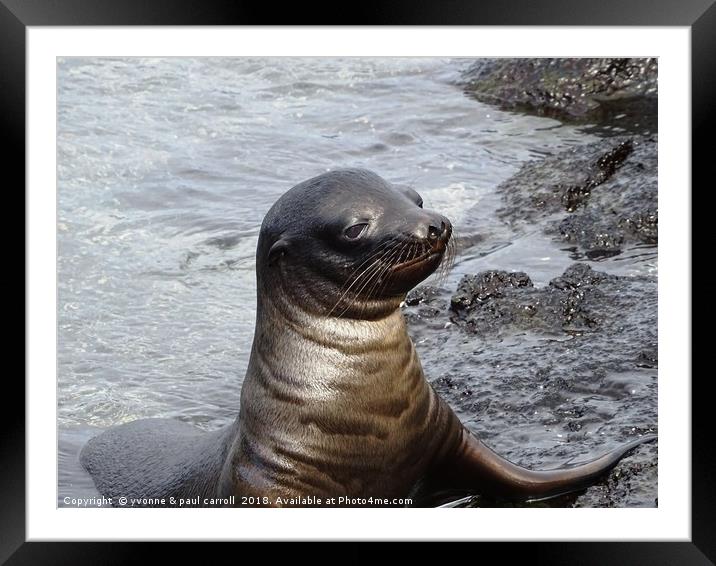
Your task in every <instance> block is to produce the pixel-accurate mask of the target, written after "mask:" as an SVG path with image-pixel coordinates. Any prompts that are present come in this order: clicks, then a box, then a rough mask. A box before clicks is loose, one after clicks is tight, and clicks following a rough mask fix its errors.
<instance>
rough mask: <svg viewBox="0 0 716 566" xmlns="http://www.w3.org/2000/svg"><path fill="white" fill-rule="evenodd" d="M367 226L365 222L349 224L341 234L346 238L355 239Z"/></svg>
mask: <svg viewBox="0 0 716 566" xmlns="http://www.w3.org/2000/svg"><path fill="white" fill-rule="evenodd" d="M367 227H368V223H367V222H362V223H360V224H354V225H353V226H350V227H348V228H346V230H345V232H343V234H344V235H345V237H346V238H348V239H349V240H357V239H358V238H360V236H361V234H363V232H365V229H366V228H367Z"/></svg>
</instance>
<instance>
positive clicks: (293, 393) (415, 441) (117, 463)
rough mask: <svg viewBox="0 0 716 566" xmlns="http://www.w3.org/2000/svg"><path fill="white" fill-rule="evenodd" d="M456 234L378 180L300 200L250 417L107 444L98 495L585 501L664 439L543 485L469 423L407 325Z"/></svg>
mask: <svg viewBox="0 0 716 566" xmlns="http://www.w3.org/2000/svg"><path fill="white" fill-rule="evenodd" d="M451 234H452V225H451V223H450V221H449V220H448V219H447V218H445V217H444V216H441V215H440V214H437V213H435V212H432V211H429V210H425V209H423V206H422V199H421V198H420V196H419V195H418V193H417V192H415V191H414V190H412V189H410V188H406V187H401V186H397V185H391V184H390V183H388V182H386V181H384V180H383V179H382V178H380V177H379V176H378V175H376V174H374V173H371V172H369V171H366V170H362V169H347V170H339V171H332V172H329V173H325V174H323V175H319V176H318V177H314V178H312V179H309V180H307V181H305V182H303V183H300V184H299V185H297V186H295V187H293V188H292V189H291V190H289V191H288V192H287V193H285V194H284V195H283V196H282V197H281V198H280V199H279V200H278V201H277V202H276V203H275V204H274V205H273V207H272V208H271V209H270V210H269V212H268V213H267V214H266V217H265V218H264V221H263V223H262V226H261V232H260V236H259V242H258V247H257V252H256V275H257V288H258V293H257V295H258V297H257V298H258V305H257V313H256V328H255V334H254V341H253V346H252V350H251V358H250V361H249V366H248V370H247V372H246V377H245V379H244V383H243V387H242V391H241V401H240V410H239V414H238V417H237V418H236V420H235V421H234V423H233V424H231V425H229V426H227V427H226V428H224V429H222V430H219V431H217V432H213V433H205V432H201V431H199V430H198V429H196V428H194V427H192V426H190V425H187V424H183V423H179V422H176V421H171V420H161V419H144V420H139V421H135V422H132V423H128V424H125V425H121V426H118V427H115V428H112V429H110V430H108V431H106V432H104V433H103V434H101V435H100V436H98V437H96V438H94V439H92V440H90V441H89V443H88V444H87V445H86V446H85V447H84V449H83V450H82V453H81V461H82V464H83V465H84V466H85V468H86V469H87V470H88V471H89V472H90V474H91V475H92V477H93V479H94V482H95V484H96V486H97V488H98V489H99V491H100V492H101V493H102V494H103V495H104V496H106V497H111V498H112V499H113V502H115V501H117V500H118V499H119V498H120V497H125V498H128V501H125V502H124V503H121V504H136V505H149V506H155V505H172V503H176V502H177V501H178V500H180V499H181V500H183V501H185V503H184V504H185V505H187V504H188V505H198V506H202V505H211V504H213V503H214V502H216V501H218V502H224V503H225V504H228V505H258V506H283V505H291V504H299V505H338V504H341V502H349V504H351V503H350V502H357V503H356V504H358V505H361V504H371V503H373V502H375V501H377V502H378V503H379V504H382V505H388V506H390V505H394V504H396V502H397V504H400V501H401V500H402V499H405V498H409V499H412V500H413V502H417V501H427V500H429V498H430V496H431V494H439V493H447V492H449V493H458V492H459V493H462V494H469V493H475V494H484V495H489V496H493V497H499V498H505V499H511V500H529V499H542V498H547V497H553V496H556V495H560V494H563V493H567V492H571V491H576V490H581V489H583V488H585V487H587V486H588V485H590V484H592V483H594V482H595V481H596V480H597V479H598V478H599V476H600V475H602V474H604V473H605V472H606V471H608V470H609V469H611V468H612V467H613V466H615V465H616V463H617V462H618V461H619V460H620V459H621V458H622V457H623V456H624V455H625V454H626V453H627V452H628V451H630V450H631V449H632V448H634V447H635V446H637V445H638V444H641V443H642V442H646V441H649V440H653V439H654V438H655V437H654V436H644V437H641V438H639V439H636V440H634V441H632V442H631V443H629V444H626V445H624V446H622V447H620V448H618V449H616V450H614V451H612V452H609V453H608V454H606V455H604V456H602V457H600V458H597V459H596V460H593V461H591V462H589V463H586V464H582V465H579V466H576V467H571V468H566V469H558V470H551V471H531V470H528V469H525V468H522V467H519V466H517V465H515V464H513V463H511V462H509V461H507V460H506V459H504V458H502V457H500V456H498V455H497V454H496V453H494V452H493V451H492V450H490V449H489V448H488V447H486V446H485V445H484V444H483V443H482V442H481V441H480V440H479V439H477V438H476V437H475V436H474V435H473V434H471V433H470V432H469V431H468V430H467V429H466V428H465V427H464V426H463V425H462V424H461V422H460V421H459V419H458V418H457V416H456V415H455V414H454V413H453V411H452V410H451V409H450V407H449V406H448V405H447V404H446V403H445V402H444V401H443V400H442V399H441V398H440V397H439V396H438V395H437V394H436V393H435V391H434V390H433V388H432V387H431V385H430V384H429V383H428V381H427V380H426V379H425V376H424V375H423V370H422V368H421V365H420V361H419V360H418V355H417V353H416V350H415V347H414V345H413V343H412V341H411V339H410V337H409V336H408V333H407V329H406V324H405V320H404V318H403V315H402V313H401V311H400V304H401V302H402V301H403V300H404V298H405V295H406V293H407V292H408V291H409V290H410V289H412V288H413V287H415V285H417V284H418V283H419V282H421V281H423V280H424V279H425V278H427V277H428V276H429V275H430V274H432V273H433V272H434V271H435V270H436V268H437V267H438V265H439V264H440V263H441V260H442V259H443V256H444V255H445V253H446V250H448V247H449V245H450V242H451ZM140 498H145V499H144V500H143V501H139V499H140ZM368 498H372V499H370V501H368Z"/></svg>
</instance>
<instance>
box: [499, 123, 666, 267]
mask: <svg viewBox="0 0 716 566" xmlns="http://www.w3.org/2000/svg"><path fill="white" fill-rule="evenodd" d="M657 145H658V142H657V138H656V137H655V136H654V137H648V138H641V137H640V138H613V139H607V140H601V141H599V142H596V143H592V144H587V145H584V146H578V147H575V148H571V149H569V150H567V151H564V152H561V153H559V154H557V155H553V156H550V157H547V158H545V159H543V160H540V161H532V162H529V163H526V164H525V165H523V166H522V168H521V169H520V170H519V171H518V173H517V174H516V175H514V176H512V177H511V178H510V179H508V180H507V181H505V182H504V183H502V184H501V185H500V186H499V187H498V188H497V190H498V192H499V193H500V194H501V195H502V198H503V202H504V204H503V206H502V207H501V208H500V210H499V211H498V214H499V215H500V217H501V218H502V219H503V220H505V221H506V222H508V223H509V224H512V225H513V226H515V227H520V226H528V225H529V226H531V225H533V224H535V223H538V222H539V223H540V224H541V225H542V226H543V229H544V230H545V232H546V233H549V234H553V235H554V236H555V238H557V239H558V240H560V241H564V242H566V243H570V244H576V245H577V246H578V247H579V248H580V249H581V250H583V252H585V255H586V256H587V257H590V258H592V259H598V258H600V257H608V256H611V255H616V254H618V253H620V252H621V251H622V250H623V248H624V247H625V246H627V245H630V244H632V245H633V244H648V245H656V244H657V242H658V198H657V197H658V193H657Z"/></svg>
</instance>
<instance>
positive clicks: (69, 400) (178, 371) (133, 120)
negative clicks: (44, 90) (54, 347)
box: [57, 58, 656, 494]
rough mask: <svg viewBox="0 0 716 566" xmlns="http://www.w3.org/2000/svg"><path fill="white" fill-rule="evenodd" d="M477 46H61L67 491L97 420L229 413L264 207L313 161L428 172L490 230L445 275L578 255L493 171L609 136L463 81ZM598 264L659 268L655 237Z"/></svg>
mask: <svg viewBox="0 0 716 566" xmlns="http://www.w3.org/2000/svg"><path fill="white" fill-rule="evenodd" d="M468 64H469V61H467V60H459V59H457V60H445V59H422V58H411V59H394V58H382V59H350V58H348V59H334V58H321V59H306V58H277V59H262V58H254V59H247V58H168V59H149V58H141V59H132V58H125V59H112V58H94V59H77V58H68V59H62V60H60V61H59V63H58V140H57V143H58V179H59V181H58V266H59V267H58V269H59V274H58V275H59V277H58V285H59V289H58V291H59V295H58V301H59V302H58V309H59V329H58V331H59V340H58V357H59V360H58V426H59V438H60V494H62V493H74V492H78V491H81V490H82V489H90V486H91V481H89V482H88V481H87V478H86V477H85V476H83V473H82V472H81V470H80V469H79V467H78V466H79V465H78V463H77V461H76V457H77V456H76V454H77V450H78V449H79V447H81V445H82V444H83V443H84V442H85V441H86V439H87V438H88V437H89V436H91V435H93V434H95V433H96V432H97V430H98V429H100V428H105V427H109V426H112V425H115V424H118V423H121V422H126V421H130V420H134V419H137V418H141V417H168V418H178V419H181V420H185V421H189V422H192V423H194V424H196V425H197V426H199V427H202V428H205V429H214V428H217V427H219V426H221V425H224V424H226V423H227V422H229V421H230V420H232V419H233V418H234V417H235V415H236V411H237V407H238V399H239V391H240V387H241V382H242V379H243V375H244V372H245V370H246V367H247V364H248V356H249V350H250V344H251V339H252V334H253V324H254V316H255V281H254V251H255V246H256V241H257V237H258V230H259V226H260V223H261V220H262V218H263V216H264V214H265V213H266V212H267V211H268V209H269V208H270V206H271V205H272V204H273V202H274V201H275V200H276V199H277V198H278V197H279V196H280V195H281V194H282V193H283V192H285V191H286V190H288V189H289V188H290V187H291V186H293V185H295V184H297V183H298V182H300V181H302V180H304V179H306V178H309V177H311V176H314V175H316V174H319V173H321V172H324V171H327V170H330V169H335V168H340V167H355V166H359V167H366V168H369V169H371V170H374V171H375V172H377V173H378V174H380V175H381V176H383V177H385V178H386V179H388V180H390V181H393V182H400V183H406V184H410V185H412V186H413V187H415V188H416V189H417V190H418V191H419V192H420V193H421V194H422V195H423V197H424V199H425V203H426V207H427V208H434V209H437V210H439V211H441V212H442V213H444V214H446V215H447V216H448V217H449V218H451V220H453V223H454V225H455V226H456V230H457V232H458V233H459V234H460V235H462V236H463V237H467V238H469V237H471V236H479V237H480V239H481V242H482V243H481V245H480V246H477V248H473V250H471V253H467V254H466V255H465V256H464V257H463V258H462V262H461V263H459V264H458V266H457V268H456V269H455V271H454V273H453V274H452V276H451V278H452V279H451V280H457V278H459V276H460V274H461V273H467V272H473V273H474V272H477V271H479V270H481V269H486V268H488V267H499V268H501V269H519V270H523V271H526V272H528V273H529V274H530V276H531V277H532V278H533V280H534V281H535V283H536V284H540V283H544V282H546V281H548V280H549V279H550V278H551V277H554V276H555V275H557V274H559V273H561V272H562V271H563V269H564V267H565V266H567V265H569V264H570V263H571V262H572V260H571V259H570V257H569V254H568V253H567V252H565V251H564V250H560V249H559V247H558V246H557V245H556V244H554V243H552V242H550V241H549V239H548V238H546V237H544V236H541V234H540V232H539V231H536V232H535V233H532V234H519V235H518V234H514V233H511V232H510V231H509V229H508V228H507V227H505V226H504V225H503V224H501V223H500V222H499V221H498V220H497V219H496V217H495V215H494V211H495V209H496V208H497V206H498V200H497V198H496V196H495V194H494V189H495V187H496V186H497V185H498V184H499V183H500V182H501V181H503V180H505V179H506V178H508V177H509V176H510V175H511V174H513V173H514V172H516V170H517V169H518V167H519V166H520V164H521V163H523V162H524V161H526V160H529V159H534V158H538V157H541V156H543V155H545V154H550V153H553V152H556V151H559V150H561V149H564V148H566V147H569V146H571V145H574V144H582V143H586V142H589V141H592V140H593V139H595V138H594V137H593V136H592V135H589V134H585V133H584V132H582V131H580V130H579V129H577V128H576V127H571V126H565V125H561V124H559V123H558V122H556V121H554V120H551V119H548V118H539V117H529V116H524V115H519V114H512V113H506V112H501V111H499V110H496V109H495V108H493V107H489V106H485V105H482V104H480V103H478V102H476V101H475V100H472V99H469V98H467V97H465V96H464V95H463V94H462V91H461V90H460V88H459V87H458V86H456V85H455V80H456V79H457V78H458V76H459V73H460V70H461V69H463V68H464V67H465V66H467V65H468ZM475 205H477V206H475ZM486 254H487V255H486ZM485 257H489V258H490V263H489V264H488V263H486V260H485ZM600 269H603V270H609V271H613V272H620V273H643V272H653V271H655V269H656V259H655V254H651V253H647V254H646V256H645V257H642V256H641V255H640V252H639V250H635V251H633V252H632V253H628V254H625V255H624V256H622V257H620V258H617V259H615V260H613V261H612V260H610V261H607V262H604V263H603V264H602V265H600Z"/></svg>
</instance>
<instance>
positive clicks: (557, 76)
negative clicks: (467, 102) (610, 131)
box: [460, 58, 658, 133]
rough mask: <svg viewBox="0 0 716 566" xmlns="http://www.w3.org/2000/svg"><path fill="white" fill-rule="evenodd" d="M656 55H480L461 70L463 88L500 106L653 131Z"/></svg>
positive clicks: (638, 130) (642, 130)
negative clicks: (471, 63) (507, 56)
mask: <svg viewBox="0 0 716 566" xmlns="http://www.w3.org/2000/svg"><path fill="white" fill-rule="evenodd" d="M657 75H658V65H657V59H655V58H648V59H635V58H619V59H616V58H600V59H595V58H585V59H575V58H572V59H558V58H539V59H529V58H523V59H480V60H478V61H476V62H475V63H474V64H473V65H471V66H470V67H469V68H468V69H467V70H466V71H465V72H464V73H463V75H462V78H461V80H460V85H461V86H462V88H463V90H464V92H465V93H466V94H467V95H469V96H472V97H474V98H476V99H477V100H479V101H480V102H484V103H487V104H495V105H497V106H499V107H500V108H502V109H506V110H517V111H521V112H527V113H532V114H536V115H539V116H549V117H551V118H556V119H559V120H562V121H570V122H597V123H600V124H611V125H612V126H614V127H618V128H620V129H621V130H622V131H627V132H634V133H653V132H656V131H657V130H656V126H657V96H658V87H657Z"/></svg>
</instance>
